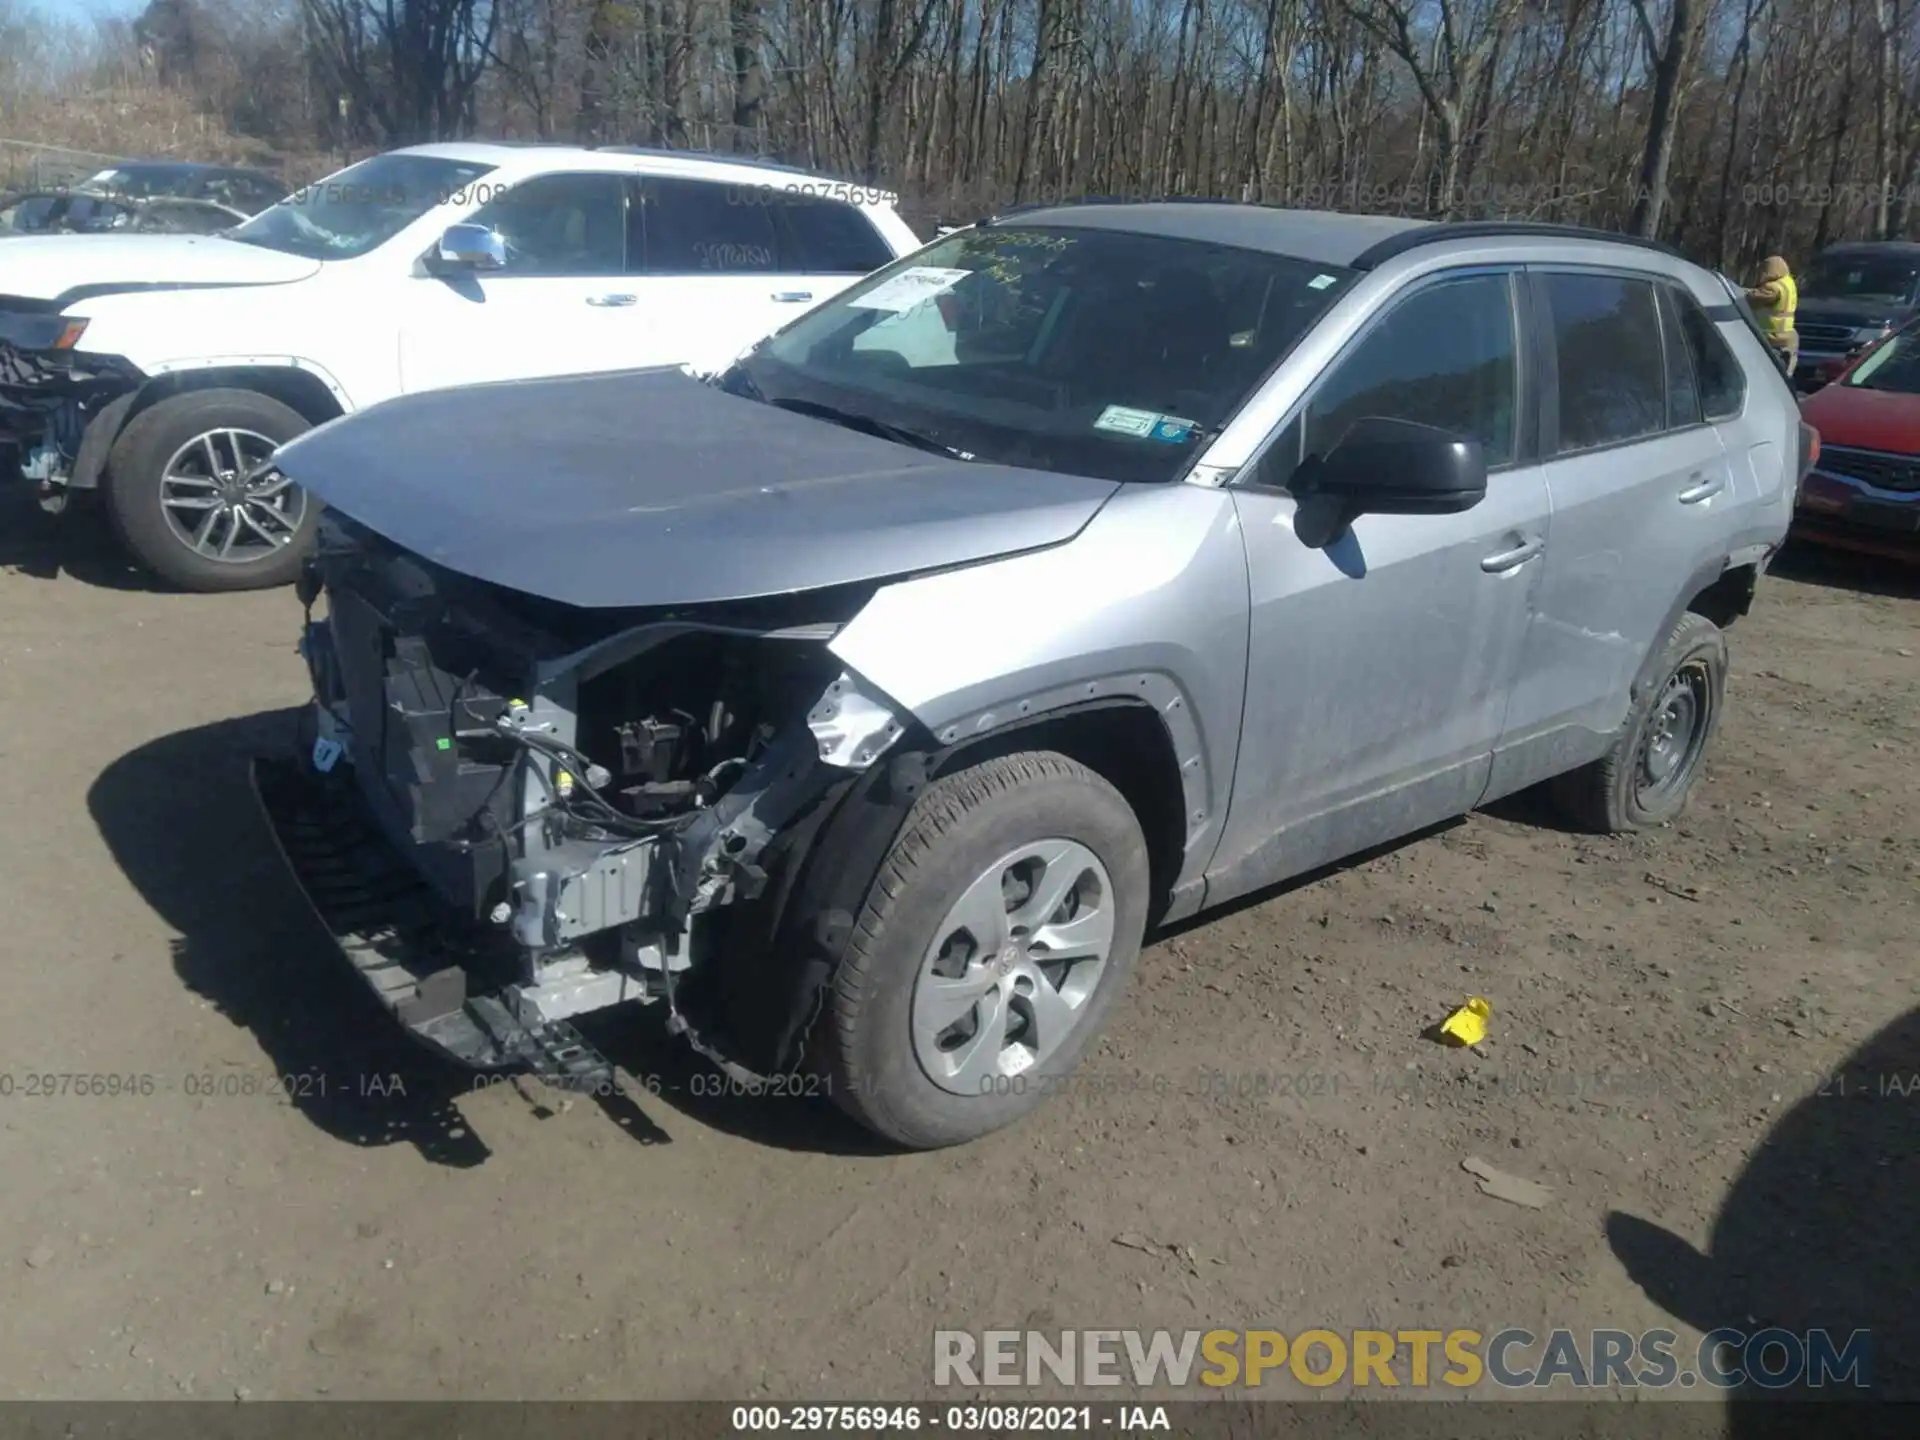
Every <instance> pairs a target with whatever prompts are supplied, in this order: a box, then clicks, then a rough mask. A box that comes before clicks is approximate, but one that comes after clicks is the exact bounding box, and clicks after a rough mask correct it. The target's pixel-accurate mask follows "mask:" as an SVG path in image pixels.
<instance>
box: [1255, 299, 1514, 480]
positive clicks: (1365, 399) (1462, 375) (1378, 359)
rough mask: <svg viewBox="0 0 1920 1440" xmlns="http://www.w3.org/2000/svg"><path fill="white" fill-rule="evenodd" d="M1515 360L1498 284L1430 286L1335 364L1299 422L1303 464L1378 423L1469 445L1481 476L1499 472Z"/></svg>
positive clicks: (1507, 442) (1508, 304) (1510, 418)
mask: <svg viewBox="0 0 1920 1440" xmlns="http://www.w3.org/2000/svg"><path fill="white" fill-rule="evenodd" d="M1517 356H1518V349H1517V347H1516V345H1515V343H1514V322H1513V292H1512V282H1511V281H1510V280H1509V278H1508V277H1507V276H1506V275H1473V276H1467V277H1463V278H1461V279H1458V280H1446V281H1442V282H1440V283H1438V284H1434V285H1429V286H1427V287H1426V288H1425V289H1422V290H1419V291H1417V292H1415V293H1414V294H1412V295H1410V296H1408V297H1407V298H1406V299H1405V300H1402V301H1400V302H1399V303H1398V304H1396V305H1395V306H1394V307H1393V308H1392V309H1391V310H1389V311H1388V312H1387V314H1386V315H1385V317H1384V318H1383V319H1382V320H1381V321H1380V322H1379V323H1378V324H1377V325H1375V326H1374V327H1373V328H1372V329H1371V330H1369V331H1368V332H1367V333H1366V335H1365V336H1364V337H1363V338H1362V339H1361V341H1360V343H1359V344H1358V345H1357V346H1355V347H1354V348H1353V349H1352V350H1351V351H1349V352H1348V353H1347V354H1346V355H1344V356H1342V357H1341V358H1340V359H1339V360H1338V361H1337V362H1335V364H1334V367H1333V369H1332V370H1331V371H1329V372H1328V374H1327V377H1326V379H1325V380H1323V381H1322V382H1321V383H1320V385H1319V387H1318V388H1317V389H1316V390H1315V392H1314V395H1313V398H1312V399H1311V400H1309V401H1308V403H1307V408H1306V410H1305V411H1304V412H1303V415H1302V420H1303V433H1302V448H1301V454H1302V455H1325V454H1326V453H1327V452H1328V451H1330V450H1332V449H1333V448H1334V446H1336V445H1338V444H1339V443H1340V440H1341V438H1342V437H1343V436H1345V434H1346V433H1347V431H1348V430H1349V429H1350V428H1352V426H1353V423H1354V421H1356V420H1362V419H1372V418H1379V419H1387V420H1411V421H1415V422H1417V423H1419V424H1422V425H1432V426H1435V427H1436V428H1438V429H1441V430H1447V431H1450V432H1452V433H1453V434H1455V435H1459V436H1461V437H1463V438H1465V439H1468V440H1477V441H1478V442H1479V443H1480V446H1481V449H1482V450H1483V451H1484V452H1485V454H1486V457H1487V465H1488V467H1489V468H1493V467H1497V466H1500V465H1505V464H1507V463H1509V462H1510V461H1511V460H1512V459H1513V457H1514V424H1515V421H1516V419H1517V416H1518V405H1517V396H1518V389H1519V386H1518V378H1517V377H1518V372H1517ZM1275 478H1277V477H1275Z"/></svg>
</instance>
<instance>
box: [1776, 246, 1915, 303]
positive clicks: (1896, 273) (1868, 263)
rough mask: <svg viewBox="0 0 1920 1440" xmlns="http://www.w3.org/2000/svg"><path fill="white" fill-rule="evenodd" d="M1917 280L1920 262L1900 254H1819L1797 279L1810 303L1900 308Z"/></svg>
mask: <svg viewBox="0 0 1920 1440" xmlns="http://www.w3.org/2000/svg"><path fill="white" fill-rule="evenodd" d="M1916 280H1920V263H1916V262H1915V261H1914V260H1912V259H1910V258H1908V257H1907V256H1904V255H1821V256H1818V257H1816V258H1815V260H1814V262H1813V263H1812V264H1811V265H1810V266H1808V267H1807V273H1806V274H1805V275H1803V276H1802V277H1801V279H1800V293H1801V294H1802V295H1804V296H1806V297H1807V298H1809V299H1812V300H1865V301H1870V302H1875V303H1878V304H1883V305H1904V304H1906V303H1907V302H1908V301H1909V300H1910V299H1912V297H1913V290H1914V282H1915V281H1916Z"/></svg>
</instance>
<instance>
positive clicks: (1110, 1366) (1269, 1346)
mask: <svg viewBox="0 0 1920 1440" xmlns="http://www.w3.org/2000/svg"><path fill="white" fill-rule="evenodd" d="M1871 1342H1872V1337H1871V1335H1869V1334H1868V1332H1867V1331H1865V1330H1855V1331H1852V1332H1850V1333H1848V1334H1845V1335H1841V1334H1838V1333H1836V1332H1831V1331H1826V1330H1809V1331H1804V1332H1802V1331H1793V1330H1783V1329H1761V1330H1754V1331H1752V1332H1748V1331H1744V1330H1734V1329H1730V1328H1727V1329H1719V1330H1713V1331H1709V1332H1708V1333H1707V1334H1706V1335H1704V1336H1703V1337H1701V1340H1700V1342H1699V1344H1698V1345H1695V1346H1686V1345H1682V1344H1681V1341H1680V1337H1679V1336H1678V1335H1677V1334H1676V1333H1675V1332H1673V1331H1671V1330H1647V1331H1643V1332H1642V1333H1640V1334H1637V1335H1636V1334H1634V1333H1632V1332H1631V1331H1627V1330H1589V1331H1584V1332H1582V1331H1575V1330H1565V1329H1561V1330H1553V1331H1549V1332H1548V1333H1547V1334H1545V1335H1535V1334H1534V1333H1533V1332H1532V1331H1530V1330H1523V1329H1519V1328H1514V1327H1509V1328H1507V1329H1503V1330H1497V1331H1494V1332H1492V1333H1490V1334H1489V1333H1486V1332H1483V1331H1480V1330H1468V1329H1456V1330H1427V1329H1419V1330H1413V1329H1409V1330H1338V1331H1337V1330H1331V1329H1308V1330H1300V1331H1296V1332H1294V1333H1292V1334H1291V1335H1289V1334H1288V1333H1286V1332H1284V1331H1280V1330H1205V1331H1202V1330H1184V1331H1173V1330H1058V1331H1039V1330H983V1331H978V1332H976V1331H970V1330H936V1331H935V1332H934V1336H933V1383H934V1384H935V1385H936V1386H963V1387H967V1388H975V1387H979V1386H1022V1385H1024V1386H1039V1385H1067V1386H1076V1387H1077V1386H1083V1385H1094V1386H1104V1385H1129V1386H1133V1387H1135V1388H1137V1389H1142V1390H1145V1389H1153V1388H1157V1387H1173V1388H1180V1387H1185V1386H1190V1385H1203V1386H1212V1387H1216V1388H1220V1387H1228V1386H1248V1387H1257V1386H1261V1385H1303V1386H1306V1387H1308V1388H1309V1389H1324V1388H1326V1387H1327V1386H1330V1385H1339V1384H1343V1383H1345V1384H1349V1385H1352V1386H1355V1387H1378V1388H1382V1389H1400V1388H1406V1389H1423V1388H1427V1387H1440V1386H1444V1387H1448V1388H1451V1389H1458V1390H1465V1389H1470V1388H1472V1387H1474V1386H1476V1385H1479V1384H1481V1383H1482V1381H1488V1382H1491V1383H1492V1384H1493V1385H1495V1386H1498V1387H1500V1388H1502V1389H1544V1388H1551V1387H1554V1386H1558V1385H1564V1386H1567V1387H1569V1388H1572V1389H1581V1390H1584V1389H1594V1388H1600V1389H1604V1388H1610V1387H1616V1386H1617V1387H1624V1388H1629V1389H1645V1388H1651V1389H1665V1388H1668V1387H1679V1388H1682V1389H1686V1388H1691V1387H1693V1386H1698V1385H1705V1386H1707V1387H1709V1388H1713V1389H1723V1390H1724V1389H1732V1388H1735V1387H1739V1386H1750V1387H1757V1388H1759V1389H1763V1390H1771V1389H1785V1388H1787V1387H1789V1386H1794V1385H1806V1386H1812V1387H1816V1388H1819V1387H1825V1388H1831V1389H1834V1390H1836V1391H1846V1390H1865V1389H1867V1388H1869V1387H1870V1386H1871V1384H1872V1379H1871V1366H1870V1360H1871V1351H1872V1343H1871Z"/></svg>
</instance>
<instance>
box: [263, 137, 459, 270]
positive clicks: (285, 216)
mask: <svg viewBox="0 0 1920 1440" xmlns="http://www.w3.org/2000/svg"><path fill="white" fill-rule="evenodd" d="M492 169H493V166H491V165H481V164H476V163H473V162H471V161H465V160H444V159H441V158H440V157H438V156H433V155H400V154H395V155H376V156H374V157H373V158H372V159H371V160H362V161H361V162H360V163H359V164H358V165H349V166H348V167H347V168H346V169H344V170H341V171H338V172H336V173H335V174H332V175H329V176H328V177H327V178H326V179H325V180H319V181H315V182H314V183H313V184H311V185H306V186H302V187H301V188H300V189H298V190H296V191H294V192H293V193H292V194H291V195H289V196H287V198H286V199H284V200H282V201H281V202H280V203H279V204H277V205H275V206H273V207H272V208H271V209H268V210H263V211H261V212H260V213H259V214H258V215H256V216H254V217H253V218H252V219H251V220H249V221H247V222H246V223H245V224H244V225H240V226H238V227H236V228H235V229H233V230H231V231H229V232H228V236H229V238H231V239H234V240H240V241H244V242H245V243H246V244H249V245H259V246H262V247H263V248H265V249H268V250H284V251H285V252H287V253H288V254H290V255H304V256H306V257H307V258H309V259H312V260H351V259H353V258H354V257H355V256H359V255H365V254H366V253H368V252H369V251H370V250H373V249H375V248H376V247H378V246H380V245H384V244H385V243H386V242H387V241H389V240H391V239H392V238H393V237H394V236H395V235H398V234H399V233H400V232H401V231H402V230H404V229H406V227H407V226H409V225H411V224H412V223H413V222H414V221H415V220H418V219H419V218H420V217H421V216H422V215H424V214H426V213H427V212H428V211H429V210H431V209H433V208H434V206H436V205H442V204H445V203H446V202H447V201H448V200H451V199H457V198H459V197H460V196H461V195H463V194H465V193H467V191H468V189H469V187H471V186H472V185H473V182H474V181H476V180H478V179H479V178H480V177H481V176H482V175H485V174H486V173H488V172H489V171H490V170H492ZM483 188H484V187H483Z"/></svg>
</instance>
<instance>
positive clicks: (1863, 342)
mask: <svg viewBox="0 0 1920 1440" xmlns="http://www.w3.org/2000/svg"><path fill="white" fill-rule="evenodd" d="M1798 279H1799V284H1800V309H1799V313H1798V315H1797V316H1796V318H1795V328H1796V329H1797V330H1798V331H1799V332H1800V360H1799V364H1798V365H1797V366H1795V368H1794V375H1793V379H1794V384H1795V385H1796V386H1797V387H1798V388H1800V389H1803V390H1811V389H1817V388H1818V387H1819V386H1821V385H1823V384H1825V383H1826V382H1827V381H1828V380H1831V379H1832V378H1833V377H1834V375H1835V374H1837V373H1838V372H1839V371H1840V369H1841V368H1842V367H1843V366H1844V365H1845V363H1846V362H1847V360H1848V359H1849V358H1851V357H1852V356H1853V355H1854V354H1855V352H1857V351H1859V350H1862V349H1864V348H1865V347H1866V346H1868V345H1871V344H1873V343H1874V342H1875V341H1876V340H1879V339H1882V338H1883V337H1885V336H1887V335H1890V334H1891V333H1892V332H1893V331H1895V330H1897V329H1899V328H1900V327H1901V326H1902V325H1904V324H1905V323H1906V322H1907V321H1909V320H1911V319H1913V318H1914V315H1915V314H1916V313H1920V244H1916V243H1913V242H1910V241H1904V240H1884V241H1861V242H1856V243H1852V244H1846V245H1833V246H1829V247H1828V248H1827V249H1825V250H1822V251H1821V252H1820V253H1819V254H1818V255H1816V256H1815V257H1814V259H1813V261H1812V263H1811V264H1809V265H1808V266H1807V268H1806V270H1805V272H1804V273H1803V274H1801V275H1800V276H1799V277H1798Z"/></svg>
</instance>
